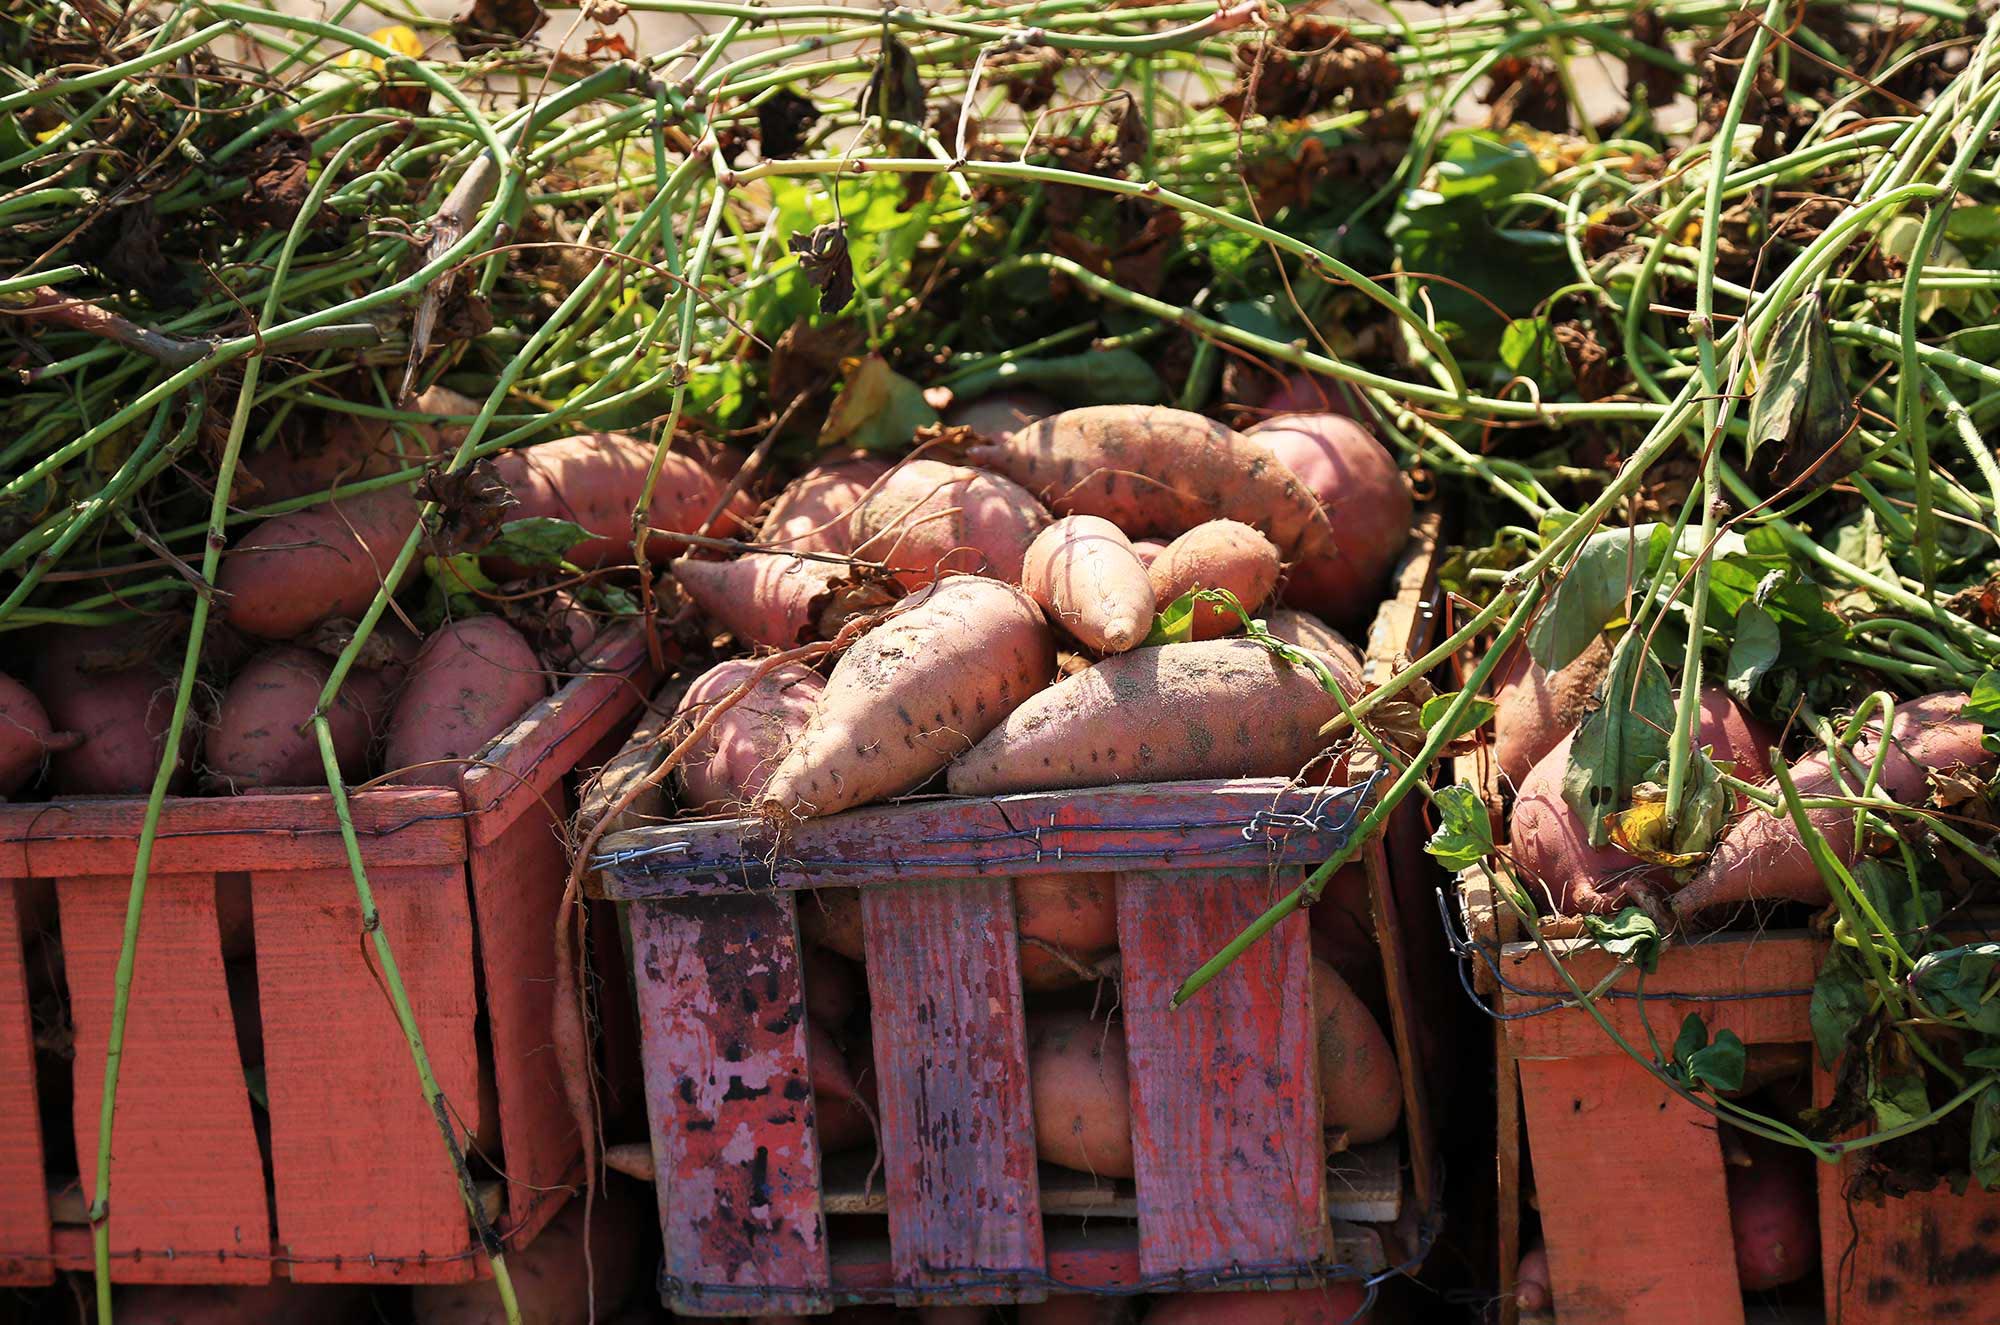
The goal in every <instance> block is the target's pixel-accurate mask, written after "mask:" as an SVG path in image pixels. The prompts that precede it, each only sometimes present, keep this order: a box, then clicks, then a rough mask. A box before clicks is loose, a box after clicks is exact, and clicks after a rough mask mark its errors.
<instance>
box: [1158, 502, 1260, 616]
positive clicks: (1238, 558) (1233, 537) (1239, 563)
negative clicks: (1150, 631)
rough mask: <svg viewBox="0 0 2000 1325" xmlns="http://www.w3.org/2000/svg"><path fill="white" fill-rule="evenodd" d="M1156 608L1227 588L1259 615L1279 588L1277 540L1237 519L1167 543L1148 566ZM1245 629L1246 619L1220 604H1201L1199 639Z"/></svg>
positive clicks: (1197, 609) (1198, 607)
mask: <svg viewBox="0 0 2000 1325" xmlns="http://www.w3.org/2000/svg"><path fill="white" fill-rule="evenodd" d="M1147 574H1148V575H1149V576H1150V577H1151V579H1152V582H1153V606H1154V607H1155V608H1156V609H1158V610H1160V611H1165V610H1166V608H1167V605H1168V604H1169V603H1171V602H1173V601H1174V600H1175V599H1176V598H1179V597H1180V596H1181V595H1182V594H1184V593H1186V592H1188V590H1190V589H1227V590H1229V592H1231V593H1233V594H1235V595H1236V601H1237V602H1239V603H1241V604H1243V607H1244V610H1245V611H1248V612H1252V613H1254V612H1255V611H1256V610H1257V609H1258V607H1260V606H1262V604H1263V602H1264V600H1265V599H1266V598H1269V597H1270V596H1271V590H1272V588H1274V587H1275V586H1276V585H1277V583H1278V549H1276V548H1275V547H1272V546H1271V540H1270V539H1268V538H1266V537H1264V536H1263V535H1262V534H1260V533H1258V532H1257V531H1256V530H1255V529H1252V528H1251V527H1250V526H1249V525H1247V524H1239V523H1238V522H1237V521H1235V520H1210V521H1209V522H1208V523H1207V524H1199V525H1196V526H1195V527H1194V528H1192V529H1190V530H1188V531H1187V532H1186V533H1185V534H1182V535H1181V536H1180V537H1179V538H1176V539H1175V540H1174V541H1173V542H1171V543H1169V544H1167V550H1166V551H1165V552H1162V553H1161V554H1160V555H1159V556H1158V557H1157V558H1155V559H1154V561H1153V564H1152V565H1151V566H1149V567H1147ZM1241 629H1243V621H1242V618H1241V617H1239V616H1237V615H1236V613H1235V612H1233V611H1231V610H1230V609H1229V608H1227V607H1223V606H1221V605H1218V604H1215V603H1196V604H1195V608H1194V622H1193V631H1194V638H1196V639H1198V640H1203V639H1219V638H1220V637H1222V636H1224V635H1233V634H1235V633H1236V632H1237V631H1239V630H1241Z"/></svg>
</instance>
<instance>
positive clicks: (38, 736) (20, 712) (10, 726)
mask: <svg viewBox="0 0 2000 1325" xmlns="http://www.w3.org/2000/svg"><path fill="white" fill-rule="evenodd" d="M77 739H78V738H77V737H76V735H75V734H74V733H70V732H64V733H60V734H59V733H57V731H56V729H55V727H54V726H53V725H52V724H51V723H50V722H49V715H48V712H47V710H45V709H44V708H43V707H42V702H41V701H40V700H39V699H36V698H35V696H34V694H33V693H32V692H31V691H30V690H29V689H28V687H26V686H24V685H22V684H21V683H20V682H19V681H16V680H15V679H14V678H13V677H11V676H5V675H0V796H11V795H13V794H14V793H15V792H17V791H19V790H20V789H21V788H22V787H25V786H27V785H28V783H29V781H30V780H31V779H33V778H34V777H35V775H36V774H38V773H40V772H41V770H42V764H43V761H45V760H46V759H47V758H48V757H49V756H50V755H51V754H53V753H54V752H55V751H56V750H57V749H58V748H61V747H68V746H73V745H75V744H77Z"/></svg>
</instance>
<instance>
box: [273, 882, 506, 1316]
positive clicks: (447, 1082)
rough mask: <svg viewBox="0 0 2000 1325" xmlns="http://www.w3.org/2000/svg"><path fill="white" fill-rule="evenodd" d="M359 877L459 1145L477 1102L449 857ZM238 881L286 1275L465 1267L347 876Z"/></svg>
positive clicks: (470, 1010) (440, 1158)
mask: <svg viewBox="0 0 2000 1325" xmlns="http://www.w3.org/2000/svg"><path fill="white" fill-rule="evenodd" d="M368 878H369V883H370V885H371V886H372V887H373V889H374V893H375V905H376V909H377V911H378V913H379V915H380V918H381V925H382V929H383V931H384V932H385V933H386V934H387V935H388V938H389V944H390V948H391V951H392V952H393V953H394V954H395V958H396V965H397V967H398V968H399V969H400V971H401V972H402V977H403V985H404V988H405V989H406V990H408V992H409V996H410V1003H411V1007H412V1010H413V1012H414V1014H415V1016H416V1021H417V1028H418V1030H420V1031H421V1032H422V1033H423V1037H424V1048H425V1050H426V1051H427V1052H428V1054H429V1056H430V1061H431V1070H432V1072H433V1073H434V1074H435V1075H436V1078H437V1082H438V1086H439V1087H440V1089H442V1090H443V1092H444V1095H445V1099H446V1101H447V1102H448V1106H449V1108H450V1109H451V1111H452V1112H453V1114H454V1115H455V1116H456V1117H457V1118H459V1119H461V1120H462V1121H463V1123H464V1124H465V1127H464V1129H463V1130H462V1131H461V1133H460V1141H461V1144H463V1142H464V1139H465V1136H466V1135H467V1134H469V1133H470V1132H471V1131H474V1130H477V1114H478V1110H479V1061H478V1052H477V1046H476V1042H475V1040H474V1034H475V1027H474V1022H475V1017H476V1013H477V1007H476V1000H475V998H474V991H473V983H472V915H471V910H470V907H469V905H468V904H467V900H466V888H465V871H464V867H463V866H461V865H453V866H447V867H443V868H415V869H408V868H405V869H377V870H371V871H370V872H369V876H368ZM251 889H252V893H253V895H254V898H255V902H254V905H255V909H256V921H257V985H258V995H259V998H260V999H261V1001H262V1005H263V1016H264V1058H265V1073H266V1084H267V1088H268V1090H269V1094H270V1100H271V1151H272V1165H273V1169H274V1172H275V1176H276V1190H277V1203H278V1239H279V1243H280V1245H281V1246H282V1247H283V1249H284V1252H285V1254H287V1255H288V1256H291V1257H294V1258H297V1260H296V1263H294V1264H293V1265H292V1266H291V1277H292V1278H293V1279H294V1280H297V1281H299V1282H310V1283H377V1282H391V1281H401V1282H451V1281H456V1280H463V1279H469V1278H472V1277H473V1276H474V1275H475V1274H476V1273H477V1265H476V1263H475V1260H474V1259H473V1258H469V1257H466V1256H464V1255H463V1253H465V1252H466V1251H467V1250H468V1249H469V1248H470V1247H471V1245H472V1238H471V1234H470V1232H469V1225H468V1221H467V1216H466V1211H465V1205H464V1202H463V1200H462V1198H461V1197H460V1195H459V1185H458V1179H457V1177H456V1175H455V1174H454V1171H453V1169H452V1165H451V1161H450V1158H449V1157H448V1156H447V1154H446V1153H445V1147H444V1141H443V1139H442V1138H441V1137H440V1136H439V1134H438V1128H437V1123H436V1122H435V1121H434V1120H433V1117H432V1115H431V1112H430V1109H429V1108H428V1107H427V1106H426V1105H425V1103H424V1098H423V1093H422V1088H421V1086H420V1085H419V1083H418V1079H417V1072H416V1065H415V1064H414V1063H413V1062H412V1061H411V1058H410V1048H409V1044H408V1042H407V1041H406V1040H405V1039H404V1037H403V1032H402V1028H401V1025H400V1024H399V1023H398V1021H397V1019H396V1014H395V1009H394V1008H393V1007H392V1006H391V1004H390V1002H389V999H388V996H387V993H386V991H385V989H384V986H383V984H382V982H381V978H380V972H379V969H378V966H377V958H376V953H375V948H374V944H373V942H372V941H371V940H370V939H369V938H368V936H367V935H366V934H365V933H364V932H363V930H362V924H361V911H360V905H359V902H358V900H357V899H356V897H355V892H354V881H353V878H352V876H351V875H349V874H348V873H347V871H345V870H300V871H289V870H288V871H285V872H282V873H256V874H253V875H252V876H251ZM371 1254H372V1255H373V1256H374V1257H375V1260H376V1262H377V1263H376V1264H375V1265H370V1264H369V1263H368V1258H369V1256H370V1255H371ZM454 1257H456V1258H457V1259H450V1258H454ZM441 1258H443V1259H441Z"/></svg>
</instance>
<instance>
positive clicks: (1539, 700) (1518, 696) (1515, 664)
mask: <svg viewBox="0 0 2000 1325" xmlns="http://www.w3.org/2000/svg"><path fill="white" fill-rule="evenodd" d="M1610 668H1611V647H1610V646H1609V645H1608V644H1606V643H1605V642H1604V637H1603V636H1601V635H1600V636H1598V638H1597V639H1596V640H1595V641H1593V642H1592V644H1591V645H1590V647H1589V648H1587V649H1585V650H1584V651H1583V652H1582V653H1580V654H1578V655H1577V656H1576V658H1575V659H1573V660H1572V661H1571V662H1570V664H1569V666H1567V667H1564V668H1561V669H1560V670H1558V671H1557V672H1556V673H1555V675H1553V676H1551V675H1549V673H1547V672H1546V671H1544V670H1542V665H1541V664H1540V663H1538V662H1536V661H1535V660H1534V658H1533V657H1532V656H1531V655H1530V654H1529V653H1528V650H1527V648H1526V647H1525V646H1522V647H1520V648H1517V649H1516V650H1514V656H1513V657H1511V658H1509V659H1508V660H1507V661H1506V662H1505V663H1504V664H1503V665H1502V671H1501V676H1500V684H1499V687H1498V689H1497V690H1496V691H1495V692H1494V699H1495V706H1494V710H1493V758H1494V760H1495V762H1496V763H1497V764H1498V765H1499V768H1500V774H1501V776H1502V777H1504V778H1506V779H1507V780H1508V781H1509V782H1511V783H1514V784H1516V785H1519V783H1520V781H1521V779H1522V778H1524V777H1526V776H1527V775H1528V770H1529V769H1531V768H1533V767H1534V766H1535V765H1536V763H1538V762H1539V761H1540V760H1541V757H1542V756H1543V755H1545V754H1547V753H1548V752H1549V751H1551V750H1553V749H1555V747H1556V742H1558V741H1560V740H1562V738H1563V737H1564V736H1566V735H1568V734H1569V733H1570V732H1572V731H1574V730H1576V725H1577V723H1579V722H1581V721H1582V720H1583V716H1584V714H1586V713H1588V712H1589V711H1590V708H1591V704H1592V700H1593V698H1594V697H1595V695H1596V693H1597V687H1598V686H1599V685H1601V684H1602V683H1603V681H1604V674H1605V673H1606V672H1607V671H1609V670H1610Z"/></svg>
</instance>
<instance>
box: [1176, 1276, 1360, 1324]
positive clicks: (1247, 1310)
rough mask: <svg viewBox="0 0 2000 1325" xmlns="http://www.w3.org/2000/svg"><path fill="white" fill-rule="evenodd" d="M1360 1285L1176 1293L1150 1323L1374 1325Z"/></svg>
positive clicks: (1341, 1283) (1334, 1284)
mask: <svg viewBox="0 0 2000 1325" xmlns="http://www.w3.org/2000/svg"><path fill="white" fill-rule="evenodd" d="M1366 1300H1367V1293H1366V1291H1365V1290H1364V1289H1363V1288H1362V1287H1361V1286H1360V1285H1358V1284H1355V1283H1352V1282H1349V1281H1345V1280H1342V1281H1338V1282H1334V1283H1328V1284H1322V1285H1319V1286H1317V1287H1314V1288H1294V1289H1289V1290H1286V1291H1282V1292H1276V1293H1261V1292H1247V1293H1175V1294H1173V1295H1172V1296H1169V1297H1160V1298H1155V1299H1154V1300H1153V1309H1152V1310H1151V1311H1149V1312H1147V1313H1146V1319H1145V1325H1368V1322H1369V1316H1368V1315H1359V1314H1357V1313H1359V1312H1360V1311H1361V1305H1362V1303H1363V1302H1365V1301H1366Z"/></svg>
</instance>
